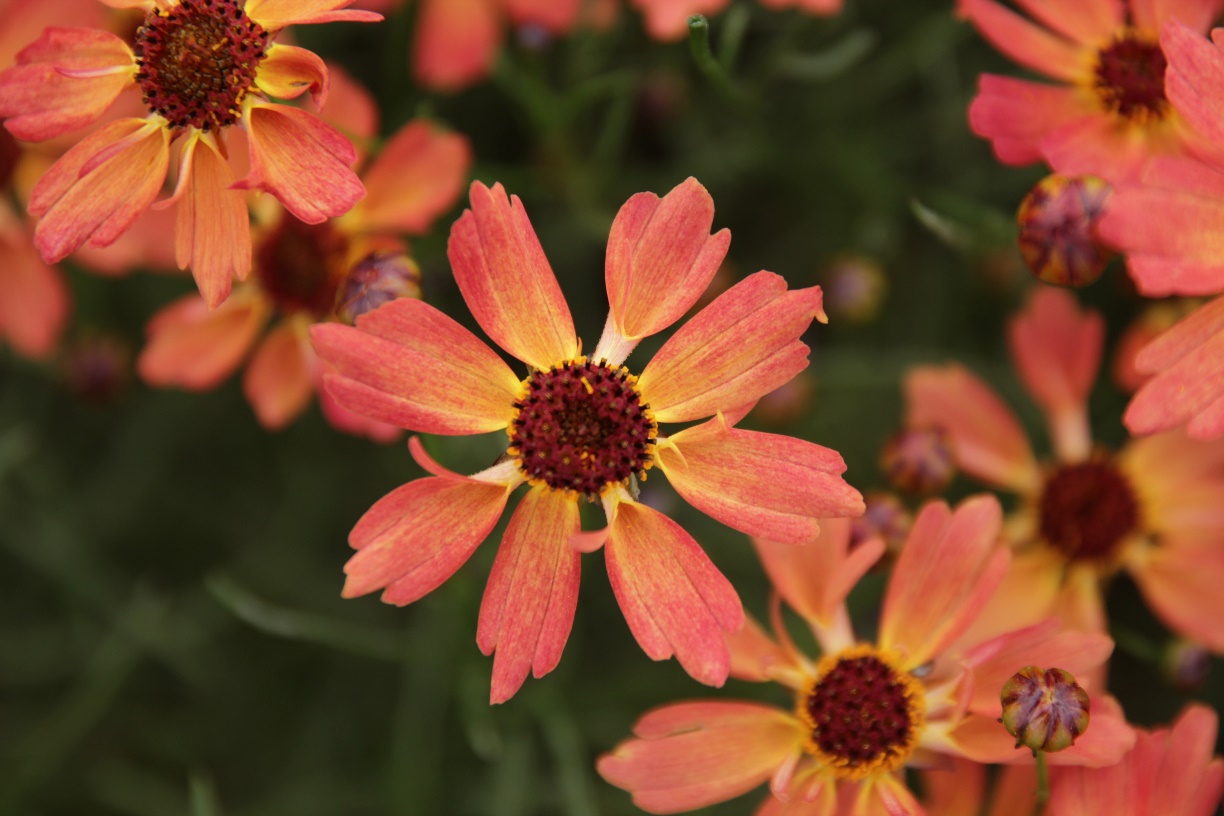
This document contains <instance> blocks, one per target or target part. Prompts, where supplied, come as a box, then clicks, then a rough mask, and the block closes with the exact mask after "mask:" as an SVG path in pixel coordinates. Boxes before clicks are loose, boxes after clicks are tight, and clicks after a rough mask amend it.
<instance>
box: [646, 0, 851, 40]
mask: <svg viewBox="0 0 1224 816" xmlns="http://www.w3.org/2000/svg"><path fill="white" fill-rule="evenodd" d="M758 1H759V2H760V4H761V5H762V6H765V7H766V8H770V9H774V10H777V11H783V10H786V9H799V10H800V11H803V12H805V13H807V14H815V15H819V16H822V17H823V16H830V15H833V14H837V13H838V12H840V11H841V9H842V5H843V0H758ZM631 2H632V5H633V7H634V8H636V9H637V10H638V11H640V12H641V13H642V16H643V17H644V18H645V23H646V32H647V33H648V34H650V36H652V37H654V38H655V39H656V40H679V39H682V38H683V37H685V36H686V35H687V34H688V18H689V17H691V16H692V15H694V14H705V15H714V14H719V13H721V12H722V10H723V9H725V8H726V7H727V5H728V4H729V3H730V2H731V0H631Z"/></svg>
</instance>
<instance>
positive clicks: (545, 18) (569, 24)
mask: <svg viewBox="0 0 1224 816" xmlns="http://www.w3.org/2000/svg"><path fill="white" fill-rule="evenodd" d="M502 5H503V6H504V7H505V9H506V14H507V16H509V18H510V21H511V22H512V23H514V25H516V26H524V25H538V26H541V27H542V28H545V29H547V30H548V31H551V32H552V33H554V34H564V33H565V32H566V31H568V30H570V29H571V28H573V26H574V23H575V22H577V20H578V11H579V7H580V6H581V5H582V0H502Z"/></svg>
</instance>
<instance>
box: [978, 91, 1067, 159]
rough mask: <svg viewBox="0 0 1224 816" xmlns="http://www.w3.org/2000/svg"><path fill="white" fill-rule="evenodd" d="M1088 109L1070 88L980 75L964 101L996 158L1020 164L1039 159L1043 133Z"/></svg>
mask: <svg viewBox="0 0 1224 816" xmlns="http://www.w3.org/2000/svg"><path fill="white" fill-rule="evenodd" d="M1088 113H1090V111H1089V110H1086V109H1085V104H1084V101H1083V99H1082V97H1081V96H1079V95H1078V94H1077V93H1076V92H1075V90H1074V89H1072V88H1066V87H1063V86H1055V85H1045V84H1042V83H1039V82H1029V81H1027V80H1023V79H1012V78H1011V77H1002V76H994V75H993V74H982V76H981V77H980V78H979V79H978V94H977V96H975V97H974V98H973V101H972V102H971V103H970V104H969V126H970V127H971V128H972V129H973V132H974V133H976V134H977V135H978V136H981V137H982V138H984V139H989V140H990V144H991V147H992V148H993V149H994V152H995V155H996V156H998V158H999V161H1001V162H1003V163H1004V164H1011V165H1025V164H1032V163H1033V162H1037V161H1041V160H1042V158H1043V157H1044V154H1043V153H1042V150H1041V145H1042V140H1043V139H1044V138H1045V137H1046V135H1047V134H1049V133H1052V132H1054V131H1055V130H1057V129H1058V128H1060V127H1062V126H1063V125H1066V124H1068V123H1069V122H1073V121H1075V120H1076V119H1079V118H1082V117H1083V116H1085V115H1087V114H1088Z"/></svg>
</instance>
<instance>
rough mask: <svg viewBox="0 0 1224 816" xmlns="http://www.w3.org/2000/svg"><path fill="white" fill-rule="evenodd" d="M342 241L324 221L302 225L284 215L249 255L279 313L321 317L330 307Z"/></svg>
mask: <svg viewBox="0 0 1224 816" xmlns="http://www.w3.org/2000/svg"><path fill="white" fill-rule="evenodd" d="M347 253H348V238H346V237H345V235H344V234H343V233H342V232H340V231H339V230H337V229H336V228H335V227H333V226H332V225H331V222H328V221H324V222H323V223H321V224H307V223H304V222H303V221H300V220H298V219H297V218H294V217H293V216H292V215H290V214H289V213H284V214H283V215H282V217H281V221H280V224H278V225H277V226H276V228H275V229H273V230H272V231H271V232H270V233H269V234H268V236H267V238H265V239H264V240H263V241H262V242H260V244H259V247H258V249H257V250H256V251H255V269H256V274H258V276H259V285H260V286H261V287H262V288H263V290H264V292H265V293H266V294H267V295H268V297H270V298H271V299H272V300H273V301H275V302H276V305H277V306H278V307H280V309H281V310H282V311H285V312H308V313H309V314H311V315H312V316H314V317H325V316H326V315H328V314H330V313H331V311H332V310H333V309H334V308H335V305H336V290H337V288H339V286H340V283H341V280H342V278H343V277H344V260H345V258H346V256H347Z"/></svg>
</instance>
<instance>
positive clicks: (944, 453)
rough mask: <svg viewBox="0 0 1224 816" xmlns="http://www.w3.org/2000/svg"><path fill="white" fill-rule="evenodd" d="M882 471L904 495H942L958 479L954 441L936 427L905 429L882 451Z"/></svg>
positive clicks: (890, 482)
mask: <svg viewBox="0 0 1224 816" xmlns="http://www.w3.org/2000/svg"><path fill="white" fill-rule="evenodd" d="M880 470H882V471H884V476H885V477H886V478H887V479H888V483H889V484H891V485H892V486H893V487H894V488H896V489H897V490H900V491H901V492H902V493H916V494H920V495H921V494H930V493H939V492H941V491H943V490H944V489H945V488H946V487H947V486H948V485H950V484H952V480H953V479H954V478H956V459H955V457H954V456H953V454H952V445H951V439H950V438H949V436H948V434H947V432H946V431H945V430H944V429H943V428H940V427H937V426H936V427H930V428H904V429H902V430H900V431H898V432H897V433H895V434H893V435H892V436H891V437H890V438H889V439H888V441H886V442H885V443H884V446H883V447H882V448H881V449H880Z"/></svg>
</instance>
